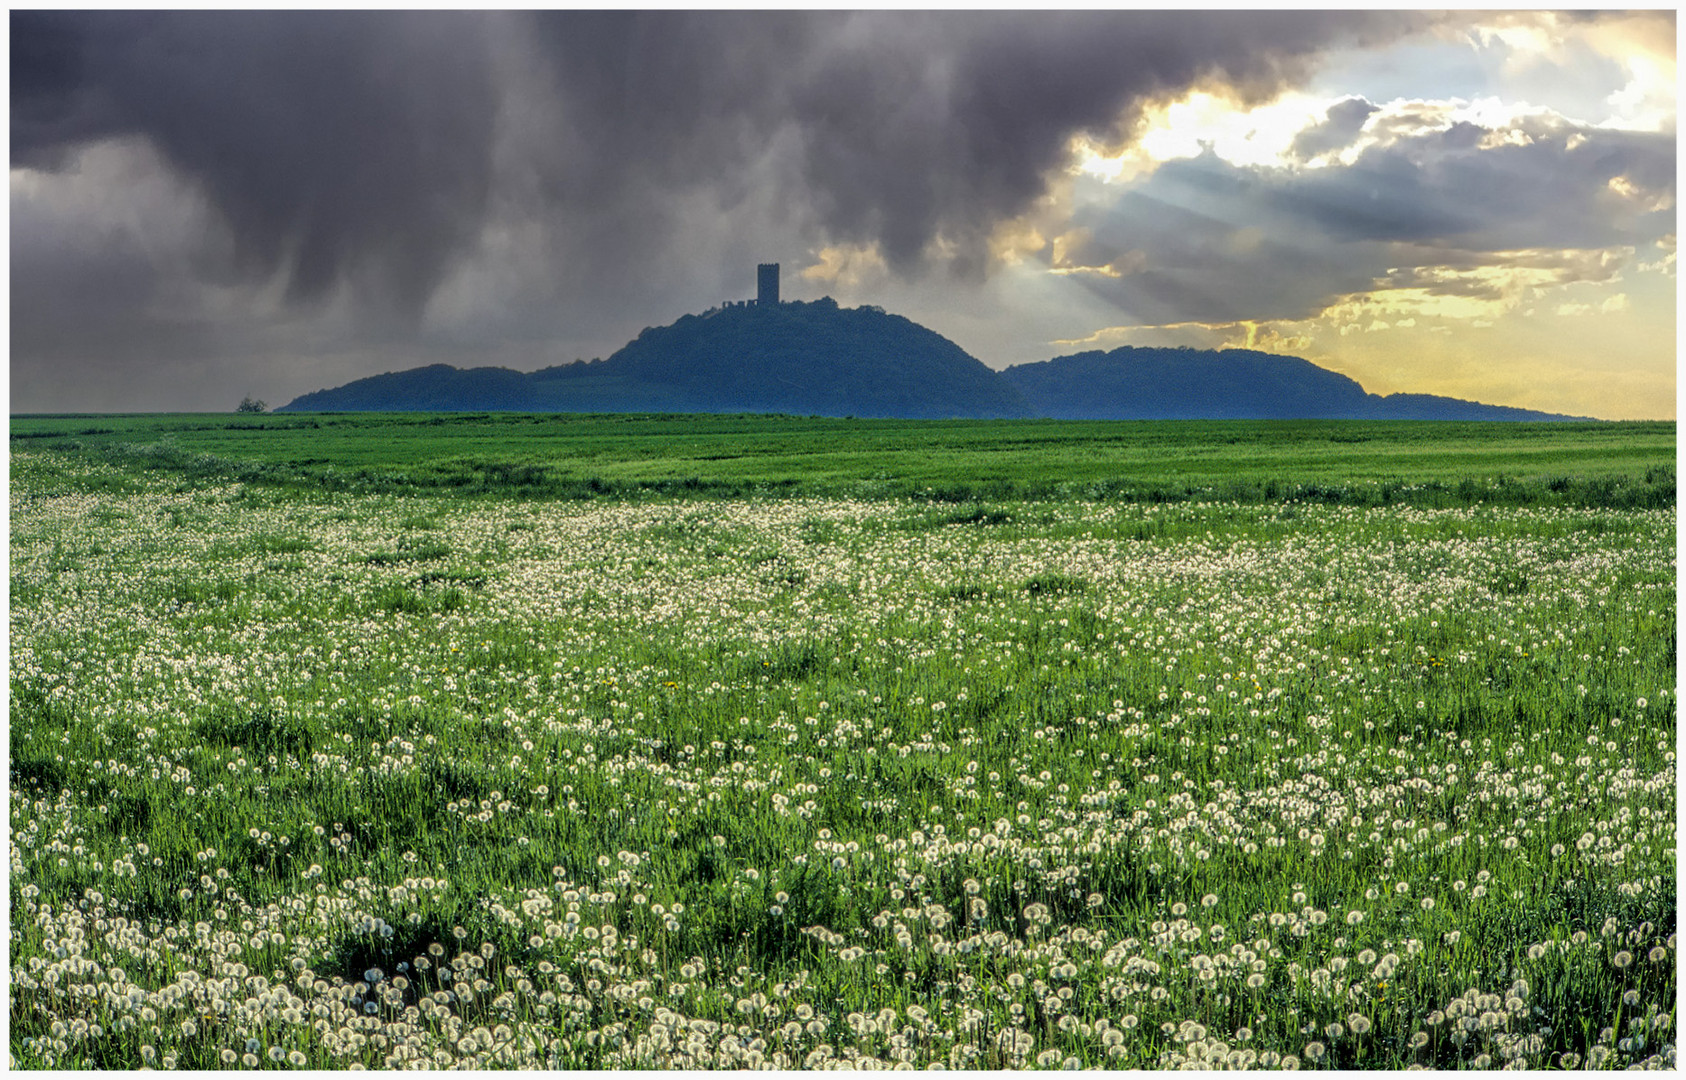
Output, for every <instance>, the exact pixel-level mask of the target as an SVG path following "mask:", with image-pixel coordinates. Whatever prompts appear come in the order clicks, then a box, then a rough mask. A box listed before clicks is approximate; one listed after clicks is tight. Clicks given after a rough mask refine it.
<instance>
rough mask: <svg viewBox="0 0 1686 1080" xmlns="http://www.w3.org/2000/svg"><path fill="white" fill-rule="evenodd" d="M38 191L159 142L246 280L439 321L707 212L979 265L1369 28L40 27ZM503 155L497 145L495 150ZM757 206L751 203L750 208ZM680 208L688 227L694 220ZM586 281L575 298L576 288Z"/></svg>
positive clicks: (891, 18) (22, 37) (319, 16)
mask: <svg viewBox="0 0 1686 1080" xmlns="http://www.w3.org/2000/svg"><path fill="white" fill-rule="evenodd" d="M12 20H13V21H12V159H13V164H14V166H17V165H25V166H29V167H33V168H37V169H43V170H48V171H51V170H54V169H58V168H62V167H64V166H65V164H66V163H67V162H68V161H70V160H71V158H70V156H69V155H70V153H71V151H72V150H74V149H75V148H77V147H79V146H82V145H86V144H87V143H89V142H92V141H95V140H99V139H104V138H111V137H120V136H128V137H136V138H140V139H144V140H146V141H148V142H149V143H151V144H152V145H153V146H155V147H156V149H157V150H158V152H159V153H160V154H161V155H162V157H163V159H164V160H165V161H167V162H168V163H169V165H170V166H171V167H172V168H173V169H175V170H177V171H178V172H179V173H180V174H181V175H182V176H183V177H185V178H187V179H188V180H189V181H191V182H192V183H193V184H195V185H197V186H198V188H199V189H200V190H201V191H202V192H203V193H204V196H205V198H206V199H207V200H208V202H209V204H210V205H211V206H212V207H213V208H214V209H215V211H216V212H217V214H218V215H220V217H221V219H222V220H223V221H224V222H225V223H226V225H227V227H228V229H229V231H230V233H231V235H232V237H233V239H234V243H235V252H236V256H237V265H238V266H239V267H241V268H243V269H244V270H245V271H246V272H248V273H250V274H252V275H255V276H259V277H263V276H268V275H273V274H275V273H277V272H280V273H282V274H283V275H284V276H285V280H286V282H287V285H288V290H289V295H290V296H292V297H293V298H295V299H314V298H319V297H322V296H325V295H328V294H329V293H330V292H331V291H332V290H334V288H335V287H336V286H338V285H341V284H350V285H352V286H354V287H355V289H356V290H357V291H358V295H359V296H360V297H363V298H367V299H373V300H376V301H381V302H385V303H387V304H389V305H395V306H397V307H399V308H402V309H407V310H412V311H413V310H419V309H420V308H421V306H422V305H423V304H425V302H426V301H427V299H428V298H429V296H431V295H432V294H433V292H434V290H435V289H436V288H437V287H438V285H439V284H440V282H441V281H442V280H444V279H445V277H446V276H447V275H448V274H449V272H450V270H451V268H452V266H453V264H454V263H455V262H456V261H457V260H459V259H460V258H461V257H463V256H464V255H466V254H469V253H471V252H472V251H473V250H474V249H475V247H476V245H477V244H478V243H479V242H480V239H481V234H482V228H483V226H484V225H485V224H486V222H487V221H488V219H489V218H490V217H491V216H492V215H493V214H494V212H496V213H503V214H506V215H508V214H515V215H516V216H518V217H519V216H520V215H527V216H528V217H529V219H530V222H531V224H532V225H533V227H535V228H537V229H540V230H542V231H543V233H544V235H545V236H546V237H547V238H548V241H549V242H550V243H552V244H553V245H554V246H555V247H556V249H557V250H555V251H554V252H553V253H552V254H553V257H554V263H555V265H556V266H558V267H562V268H570V267H571V268H573V276H574V277H575V278H576V279H577V278H579V277H580V276H582V275H583V274H584V271H581V270H580V269H579V268H580V267H582V266H588V267H589V276H590V277H591V278H593V279H595V280H597V281H600V282H603V281H607V282H612V283H616V284H623V285H624V284H629V283H632V282H635V281H636V280H638V278H639V275H640V273H641V270H642V268H647V266H648V263H649V260H650V258H651V255H652V253H653V252H658V251H662V250H664V249H666V248H668V247H669V246H670V245H683V243H684V241H685V233H686V231H687V228H688V226H689V224H690V223H689V222H687V221H684V220H681V213H682V212H683V213H695V212H698V209H699V208H702V209H706V210H712V211H713V212H714V213H717V214H728V215H730V214H734V213H737V212H739V211H740V210H741V209H742V208H745V207H746V206H751V205H752V204H753V207H752V208H753V211H754V212H753V214H750V215H749V220H752V221H754V222H756V223H761V222H765V221H769V220H772V221H780V222H783V223H786V224H787V225H788V226H789V227H790V228H791V229H793V230H794V231H795V234H796V235H799V236H800V237H801V238H802V239H803V240H804V241H806V242H807V243H809V244H819V243H825V242H836V241H847V242H855V243H874V242H876V243H878V244H880V245H881V246H882V250H883V252H884V254H885V255H886V257H887V258H888V259H889V260H890V262H891V264H892V265H894V266H896V267H897V268H899V269H901V270H904V271H913V270H914V269H916V268H917V267H918V265H919V264H920V263H921V260H922V257H923V256H924V254H925V253H926V251H927V249H928V246H929V245H930V244H931V242H932V241H933V240H935V239H938V238H941V239H942V240H943V241H944V242H945V243H946V244H948V245H949V247H950V250H951V251H952V253H953V254H954V255H955V256H956V258H955V260H954V262H955V263H956V264H957V265H958V266H960V267H961V268H963V269H964V268H967V267H971V268H976V267H978V266H979V265H981V258H982V253H983V251H984V241H985V239H986V238H987V236H988V235H989V232H990V230H991V228H992V227H993V225H994V223H995V222H996V221H997V220H999V219H1000V218H1002V217H1005V216H1010V215H1012V214H1014V213H1016V212H1018V211H1020V210H1022V209H1023V208H1024V207H1025V206H1027V205H1028V204H1029V203H1030V202H1031V201H1033V200H1034V199H1035V198H1036V197H1037V196H1039V195H1040V194H1042V193H1043V191H1044V190H1045V186H1046V182H1047V176H1048V173H1049V171H1050V170H1051V169H1053V168H1055V167H1056V166H1058V165H1059V164H1060V163H1061V162H1062V160H1063V156H1064V154H1065V151H1066V146H1067V143H1068V140H1069V139H1070V137H1071V136H1072V135H1073V134H1074V133H1077V132H1090V133H1093V134H1094V135H1096V136H1097V137H1102V138H1106V137H1109V136H1114V135H1116V134H1117V129H1116V125H1117V124H1118V122H1119V121H1120V119H1124V120H1127V119H1128V118H1129V115H1130V110H1131V109H1132V107H1133V106H1134V105H1135V104H1137V103H1139V102H1141V101H1142V100H1143V99H1144V98H1145V97H1148V96H1151V95H1155V94H1162V93H1168V92H1175V91H1178V90H1180V89H1182V88H1184V87H1187V86H1189V85H1191V84H1194V83H1197V82H1202V81H1212V82H1215V83H1222V84H1225V85H1228V86H1231V87H1235V88H1237V89H1238V90H1239V92H1241V93H1242V94H1243V95H1256V96H1260V95H1265V94H1268V93H1270V92H1271V91H1273V90H1275V89H1277V88H1279V87H1280V86H1281V85H1282V84H1283V83H1284V82H1285V81H1290V80H1293V79H1296V78H1298V77H1300V76H1301V75H1302V74H1303V72H1304V71H1305V70H1306V68H1307V65H1308V64H1310V63H1311V62H1312V61H1313V60H1314V58H1315V57H1316V55H1317V53H1318V51H1319V50H1320V49H1321V48H1324V47H1325V46H1327V45H1330V44H1332V43H1336V42H1340V43H1352V42H1357V41H1363V40H1365V39H1367V38H1369V37H1376V38H1382V37H1386V36H1388V35H1390V34H1395V33H1398V32H1400V30H1401V29H1402V28H1403V27H1405V26H1408V25H1413V24H1415V23H1419V22H1421V21H1422V17H1421V16H1411V15H1406V16H1398V15H1377V14H1366V13H1355V14H1339V15H1336V14H1331V13H1327V12H1315V13H1314V12H1307V13H1268V14H1264V13H1251V12H1223V13H1167V12H1141V13H1104V12H1082V13H1049V14H1034V15H1033V14H1024V13H966V14H960V13H938V14H929V13H928V14H903V13H864V14H861V13H856V14H848V13H815V14H806V13H801V14H793V13H776V12H769V13H641V12H611V13H520V14H459V13H445V12H422V13H415V12H411V13H366V12H365V13H337V12H282V13H274V12H269V13H259V12H162V13H128V12H119V13H111V12H49V13H29V12H19V13H14V14H13V16H12ZM500 139H501V140H502V141H501V142H500ZM752 179H753V184H752ZM681 208H683V210H681ZM563 277H564V278H565V279H566V278H568V277H569V275H568V274H566V273H564V274H563Z"/></svg>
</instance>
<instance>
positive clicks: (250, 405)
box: [234, 397, 269, 413]
mask: <svg viewBox="0 0 1686 1080" xmlns="http://www.w3.org/2000/svg"><path fill="white" fill-rule="evenodd" d="M234 411H235V412H237V413H243V412H268V411H269V406H268V405H266V404H264V403H263V402H261V401H259V400H257V399H256V398H251V397H243V398H241V399H240V404H238V405H236V406H235V407H234Z"/></svg>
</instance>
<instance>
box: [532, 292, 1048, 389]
mask: <svg viewBox="0 0 1686 1080" xmlns="http://www.w3.org/2000/svg"><path fill="white" fill-rule="evenodd" d="M600 366H601V368H602V369H603V372H602V373H603V374H605V375H613V376H618V377H624V378H630V379H636V380H638V381H639V382H642V383H644V384H646V385H650V386H670V387H673V388H674V389H675V390H676V391H678V392H679V393H681V394H683V395H685V396H686V397H688V398H689V399H690V400H691V402H692V403H693V407H694V408H697V409H702V410H711V411H712V410H719V411H729V412H741V411H749V412H796V413H819V414H821V415H829V416H843V415H851V414H852V415H855V416H905V417H928V418H936V417H960V416H976V417H991V416H1023V415H1025V414H1026V409H1025V406H1024V402H1023V401H1022V400H1020V398H1019V395H1018V393H1017V392H1016V391H1014V390H1013V389H1012V388H1011V387H1008V386H1006V385H1003V384H1002V382H1001V380H1000V379H998V378H997V377H996V375H995V373H994V372H992V371H990V369H989V368H988V367H986V366H985V365H984V364H983V363H982V362H981V361H979V360H977V359H975V358H973V357H972V356H970V355H968V354H967V353H966V351H965V350H964V349H962V348H960V346H958V345H956V344H954V342H952V341H949V340H948V339H947V338H945V337H943V336H942V335H940V334H938V333H936V332H935V331H932V330H928V329H926V328H925V327H923V326H920V325H919V324H918V323H915V322H913V321H911V320H909V319H905V318H903V317H901V316H900V315H889V314H886V313H885V312H884V311H883V310H881V309H879V308H875V307H858V308H840V307H838V306H837V303H836V302H835V301H833V300H831V299H829V298H827V299H824V300H818V301H814V302H813V303H800V302H797V303H783V304H771V305H766V306H749V307H729V308H723V309H718V310H715V311H711V312H709V313H707V314H705V315H687V316H685V317H684V318H681V319H680V320H679V321H678V322H675V323H673V324H672V325H671V326H663V327H657V328H654V329H649V330H645V331H644V332H643V333H641V334H639V335H638V337H637V338H636V339H635V340H633V341H632V342H630V343H628V344H627V346H626V347H625V348H623V349H621V350H620V351H619V352H617V353H616V354H615V355H614V356H611V357H609V359H607V360H605V361H604V362H603V363H602V364H601V365H600ZM553 370H555V371H557V373H558V374H559V375H561V374H563V373H567V372H569V370H570V369H568V368H562V369H553ZM561 382H562V380H560V379H559V380H558V383H559V385H560V384H561Z"/></svg>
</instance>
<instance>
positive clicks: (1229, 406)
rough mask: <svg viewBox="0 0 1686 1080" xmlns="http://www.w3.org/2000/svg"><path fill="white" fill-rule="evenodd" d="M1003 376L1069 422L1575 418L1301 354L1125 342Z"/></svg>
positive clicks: (1036, 407)
mask: <svg viewBox="0 0 1686 1080" xmlns="http://www.w3.org/2000/svg"><path fill="white" fill-rule="evenodd" d="M1001 377H1002V378H1003V379H1005V380H1006V381H1007V382H1009V383H1011V384H1012V385H1013V386H1015V387H1017V388H1018V390H1019V392H1020V393H1022V394H1023V395H1024V397H1025V401H1026V402H1027V403H1028V404H1029V406H1030V409H1031V412H1032V413H1033V414H1035V415H1037V416H1048V417H1053V418H1055V419H1068V420H1198V419H1209V420H1317V419H1350V420H1570V419H1584V418H1581V417H1568V416H1560V415H1557V414H1555V413H1544V412H1535V411H1533V410H1531V409H1515V408H1510V407H1508V406H1503V405H1483V404H1481V403H1479V402H1474V401H1463V400H1460V399H1458V398H1448V397H1437V396H1435V395H1433V394H1392V395H1389V396H1386V397H1380V396H1377V395H1375V394H1368V393H1365V391H1364V388H1363V387H1362V386H1360V385H1358V383H1356V382H1354V381H1353V380H1351V379H1349V378H1347V377H1346V376H1345V375H1340V374H1337V373H1336V372H1333V371H1329V370H1327V369H1325V368H1321V367H1318V366H1317V365H1316V364H1313V363H1312V362H1311V361H1309V360H1301V359H1300V358H1299V357H1295V356H1278V355H1276V354H1274V353H1261V352H1254V351H1252V350H1250V349H1224V350H1221V351H1216V352H1212V351H1207V350H1200V349H1152V348H1135V347H1131V346H1124V347H1122V348H1118V349H1114V350H1112V351H1111V352H1084V353H1077V354H1075V355H1072V356H1062V357H1058V358H1056V359H1053V360H1044V361H1041V362H1040V363H1034V364H1020V365H1017V366H1015V367H1010V368H1007V369H1006V370H1005V371H1003V372H1001Z"/></svg>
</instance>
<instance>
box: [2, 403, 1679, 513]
mask: <svg viewBox="0 0 1686 1080" xmlns="http://www.w3.org/2000/svg"><path fill="white" fill-rule="evenodd" d="M12 441H13V445H14V446H15V447H25V446H35V447H42V448H49V449H54V448H64V449H72V450H74V451H76V452H78V453H80V454H83V455H92V456H95V457H97V458H100V459H102V460H107V461H110V462H112V463H116V464H125V463H127V462H130V461H133V462H135V463H139V464H147V465H151V466H153V467H165V468H172V469H174V470H176V471H177V472H179V473H182V474H184V475H187V476H190V477H205V478H215V477H233V478H236V479H243V480H252V481H259V482H264V483H271V484H287V485H289V486H295V487H300V488H305V489H317V490H335V491H358V492H394V493H398V492H417V491H461V492H470V493H488V492H490V493H506V494H514V495H519V496H523V497H564V498H580V497H584V498H593V497H599V496H602V495H615V496H620V497H633V498H637V497H642V496H644V495H650V494H654V495H681V496H683V495H691V496H697V495H702V496H714V497H732V496H744V495H758V494H759V495H831V496H845V497H863V496H864V497H868V498H880V497H885V496H894V495H902V496H908V497H912V498H936V499H944V500H949V501H965V500H972V499H980V498H985V499H987V498H1005V499H1022V498H1043V499H1045V498H1073V497H1075V498H1087V499H1096V498H1099V499H1116V498H1123V499H1130V500H1138V501H1141V500H1146V501H1155V500H1157V501H1167V500H1170V501H1180V500H1186V499H1189V498H1221V499H1225V500H1231V501H1242V502H1261V501H1264V502H1275V501H1280V500H1284V499H1289V498H1295V497H1300V498H1308V499H1311V500H1313V501H1321V502H1337V503H1339V502H1345V503H1368V504H1382V503H1395V502H1403V503H1407V504H1415V505H1447V506H1449V505H1467V504H1469V503H1471V502H1474V501H1477V500H1479V501H1485V502H1502V503H1507V504H1537V503H1555V504H1570V505H1611V506H1635V507H1639V506H1659V505H1670V506H1672V505H1673V502H1674V489H1675V478H1674V461H1675V451H1674V447H1675V431H1674V425H1673V424H1671V423H1623V424H1457V423H1429V422H1395V423H1371V422H1362V421H1304V422H1287V421H1204V422H1188V421H1164V422H1132V423H1125V422H1116V421H1047V420H1023V421H999V420H950V421H908V420H836V419H824V418H820V417H810V418H802V417H788V416H762V415H738V416H714V415H671V416H661V417H652V416H640V415H613V414H600V415H594V416H566V415H563V416H554V415H540V414H524V413H480V414H472V415H462V414H374V413H337V414H281V415H275V414H271V415H264V416H228V415H210V414H200V415H177V416H131V417H111V416H52V417H23V418H14V419H13V421H12Z"/></svg>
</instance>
